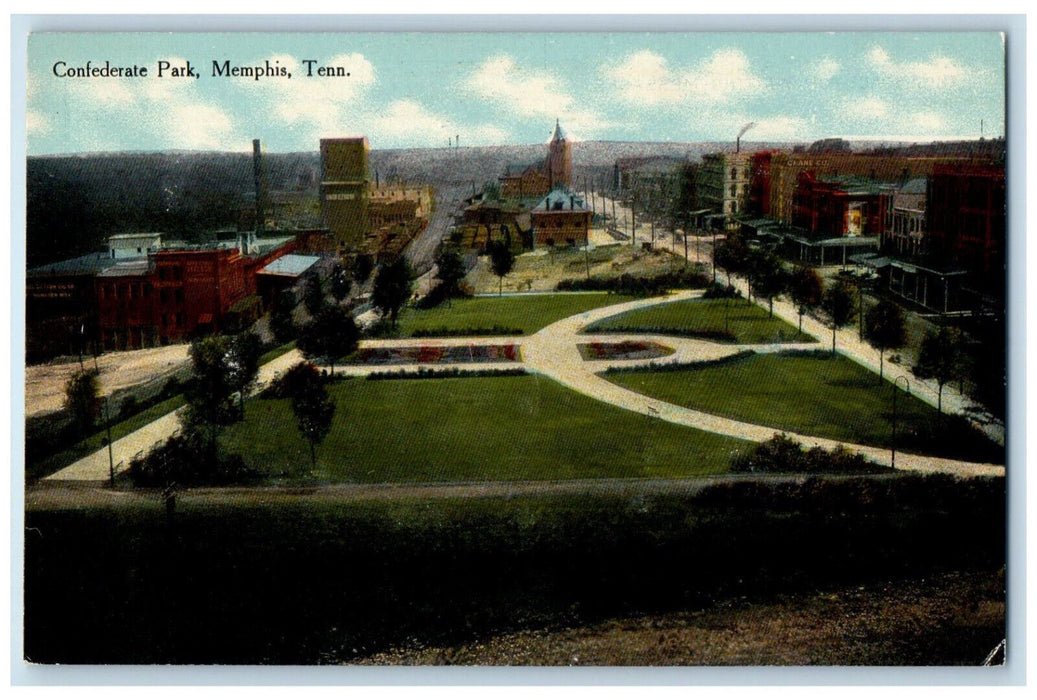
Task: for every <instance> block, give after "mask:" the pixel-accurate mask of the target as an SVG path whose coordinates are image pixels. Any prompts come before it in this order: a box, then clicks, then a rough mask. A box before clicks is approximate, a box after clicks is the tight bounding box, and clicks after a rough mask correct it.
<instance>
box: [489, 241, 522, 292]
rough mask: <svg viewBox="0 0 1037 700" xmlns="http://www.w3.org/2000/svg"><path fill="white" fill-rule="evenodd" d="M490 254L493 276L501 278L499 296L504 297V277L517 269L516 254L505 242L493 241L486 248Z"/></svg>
mask: <svg viewBox="0 0 1037 700" xmlns="http://www.w3.org/2000/svg"><path fill="white" fill-rule="evenodd" d="M486 248H487V250H486V252H488V253H489V254H490V268H491V269H492V270H493V274H495V275H497V277H499V278H500V288H499V290H498V292H497V295H498V296H503V295H504V277H505V276H506V275H507V274H508V273H509V272H511V270H512V268H513V267H515V254H514V253H513V252H511V246H509V245H508V244H507V243H505V242H504V241H492V242H491V243H490V244H489V245H488V246H486Z"/></svg>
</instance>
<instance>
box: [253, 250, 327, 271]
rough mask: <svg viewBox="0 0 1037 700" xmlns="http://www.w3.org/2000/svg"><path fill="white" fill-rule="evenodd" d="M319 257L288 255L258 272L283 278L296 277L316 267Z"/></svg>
mask: <svg viewBox="0 0 1037 700" xmlns="http://www.w3.org/2000/svg"><path fill="white" fill-rule="evenodd" d="M319 261H320V257H318V256H316V255H298V254H296V253H289V254H288V255H282V256H281V257H279V258H278V259H277V260H274V261H273V262H271V263H270V264H269V265H267V266H266V267H264V268H263V269H261V270H260V271H259V274H262V275H281V276H285V277H298V276H300V275H302V274H303V273H305V272H306V271H307V270H309V269H310V268H311V267H313V266H314V265H316V264H317V263H318V262H319Z"/></svg>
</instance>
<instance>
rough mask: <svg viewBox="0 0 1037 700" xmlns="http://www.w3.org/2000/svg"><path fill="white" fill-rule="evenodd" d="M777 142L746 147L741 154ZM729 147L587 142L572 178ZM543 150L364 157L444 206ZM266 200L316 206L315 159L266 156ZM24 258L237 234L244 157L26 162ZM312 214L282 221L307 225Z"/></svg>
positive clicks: (248, 162) (579, 147)
mask: <svg viewBox="0 0 1037 700" xmlns="http://www.w3.org/2000/svg"><path fill="white" fill-rule="evenodd" d="M776 145H782V144H763V143H745V144H744V145H743V146H744V148H747V149H748V148H761V147H765V146H768V147H773V146H776ZM730 147H731V145H730V144H719V143H635V142H611V141H601V142H594V141H592V142H586V143H577V144H575V147H574V149H573V170H574V179H575V180H576V181H577V182H583V181H584V179H585V178H588V179H593V181H594V182H598V183H604V182H606V181H607V179H608V178H609V177H610V176H611V170H612V166H613V164H614V163H615V162H616V160H617V159H619V158H631V157H645V156H669V157H674V158H691V159H696V158H698V156H700V155H701V154H702V153H706V152H710V151H715V150H718V149H720V148H730ZM545 153H546V146H545V145H543V144H532V145H516V146H487V147H472V148H459V149H452V148H436V149H394V150H377V149H376V150H372V151H371V159H370V169H371V177H372V179H374V178H377V179H378V180H379V181H380V182H387V181H401V180H402V181H406V182H422V183H428V184H431V185H433V186H434V187H436V188H437V189H438V190H442V191H443V195H444V196H447V193H448V192H449V199H450V200H452V199H454V198H456V196H457V194H458V193H467V192H469V189H470V188H471V189H479V188H481V186H482V185H483V184H484V183H486V182H489V181H493V180H496V179H497V177H498V176H499V175H500V174H501V172H502V171H503V170H504V167H505V166H506V165H507V164H508V163H529V162H533V161H537V160H540V159H542V158H543V157H544V155H545ZM263 161H264V169H265V171H266V177H267V182H268V187H269V188H270V191H271V192H273V193H280V194H281V195H282V196H286V197H295V198H300V199H302V200H308V201H311V202H316V200H317V197H318V196H319V185H320V156H319V154H318V153H317V152H316V151H313V152H306V153H264V156H263ZM27 190H28V192H27V212H26V213H27V231H26V239H27V245H26V254H27V263H28V265H29V266H30V267H33V266H36V265H42V264H44V263H47V262H52V261H55V260H61V259H64V258H68V257H72V256H75V255H81V254H84V253H87V252H90V251H93V250H97V249H99V248H101V247H103V246H104V244H105V241H106V239H107V237H108V236H110V235H112V234H114V233H127V232H133V231H161V232H164V233H167V234H169V235H170V236H171V237H176V238H183V239H186V240H200V239H202V238H204V237H205V235H206V232H212V231H215V230H218V229H226V228H237V227H238V226H239V225H243V220H247V216H248V213H249V209H250V201H251V198H252V191H253V182H252V155H251V153H248V152H242V153H216V152H190V151H177V152H168V153H90V154H79V155H60V156H38V157H30V158H29V159H28V162H27ZM313 211H315V209H314V208H313V207H311V208H309V209H308V210H307V212H304V213H302V214H299V215H298V216H296V217H295V218H293V220H291V221H289V222H287V223H288V225H294V226H315V225H319V220H318V219H317V218H316V216H315V215H314V214H313V213H312V212H313Z"/></svg>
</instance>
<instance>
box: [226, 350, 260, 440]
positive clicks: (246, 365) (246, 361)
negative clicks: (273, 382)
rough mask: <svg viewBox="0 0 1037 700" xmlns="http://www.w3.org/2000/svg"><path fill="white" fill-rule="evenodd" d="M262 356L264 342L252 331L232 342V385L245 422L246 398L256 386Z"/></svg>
mask: <svg viewBox="0 0 1037 700" xmlns="http://www.w3.org/2000/svg"><path fill="white" fill-rule="evenodd" d="M262 356H263V341H261V340H260V339H259V336H258V335H256V334H255V333H253V332H252V331H245V332H244V333H239V334H238V335H236V336H234V338H233V339H232V340H231V341H230V357H229V358H228V363H229V367H230V383H231V386H233V387H234V388H235V390H236V391H237V392H238V396H239V399H238V402H239V406H240V408H241V420H245V397H246V396H248V394H249V392H250V391H251V390H252V387H253V386H255V383H256V378H257V377H258V376H259V358H260V357H262Z"/></svg>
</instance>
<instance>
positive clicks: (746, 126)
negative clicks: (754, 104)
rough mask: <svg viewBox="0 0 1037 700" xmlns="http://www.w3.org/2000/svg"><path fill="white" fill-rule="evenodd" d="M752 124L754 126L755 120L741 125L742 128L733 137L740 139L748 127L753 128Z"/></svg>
mask: <svg viewBox="0 0 1037 700" xmlns="http://www.w3.org/2000/svg"><path fill="white" fill-rule="evenodd" d="M754 126H756V122H749V123H748V124H746V125H745V126H743V127H742V130H741V131H739V132H738V136H735V139H740V138H742V135H743V134H744V133H745V132H747V131H749V129H752V128H753V127H754Z"/></svg>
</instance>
